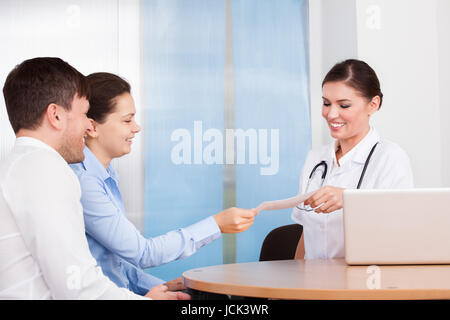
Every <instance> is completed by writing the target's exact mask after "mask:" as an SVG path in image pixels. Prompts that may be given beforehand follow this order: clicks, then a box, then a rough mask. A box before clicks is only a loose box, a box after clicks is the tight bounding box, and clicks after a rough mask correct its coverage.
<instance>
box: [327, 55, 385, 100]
mask: <svg viewBox="0 0 450 320" xmlns="http://www.w3.org/2000/svg"><path fill="white" fill-rule="evenodd" d="M338 81H343V82H344V83H345V84H346V85H348V86H350V87H352V88H353V89H355V90H357V91H358V92H359V93H360V94H361V95H362V96H363V97H365V98H366V99H368V100H372V98H373V97H375V96H379V97H380V106H379V108H378V109H380V108H381V104H382V103H383V93H382V92H381V89H380V81H379V80H378V77H377V75H376V73H375V71H374V70H373V69H372V68H371V67H370V66H369V65H368V64H367V63H365V62H364V61H361V60H355V59H348V60H345V61H342V62H339V63H337V64H335V65H334V67H333V68H331V70H330V71H328V73H327V75H326V76H325V79H323V82H322V87H323V86H324V84H325V83H327V82H338Z"/></svg>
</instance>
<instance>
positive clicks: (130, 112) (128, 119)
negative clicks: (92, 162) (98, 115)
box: [97, 93, 141, 158]
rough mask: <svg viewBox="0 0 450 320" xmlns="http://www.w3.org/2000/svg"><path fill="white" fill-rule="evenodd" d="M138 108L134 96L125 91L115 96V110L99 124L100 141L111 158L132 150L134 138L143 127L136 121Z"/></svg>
mask: <svg viewBox="0 0 450 320" xmlns="http://www.w3.org/2000/svg"><path fill="white" fill-rule="evenodd" d="M135 113H136V108H135V106H134V100H133V97H132V96H131V95H130V94H129V93H124V94H122V95H120V96H117V97H116V98H115V107H114V111H113V112H112V113H110V114H108V116H107V117H106V120H105V122H104V123H102V124H98V125H97V132H98V142H99V143H100V145H101V146H102V148H103V150H104V152H106V153H107V154H108V156H110V157H111V158H118V157H121V156H123V155H125V154H127V153H130V151H131V144H132V140H133V138H134V136H135V134H136V133H138V132H139V131H140V130H141V127H140V126H139V125H138V124H137V123H136V121H135V117H134V116H135Z"/></svg>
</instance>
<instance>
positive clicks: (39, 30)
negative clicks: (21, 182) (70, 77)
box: [0, 0, 144, 228]
mask: <svg viewBox="0 0 450 320" xmlns="http://www.w3.org/2000/svg"><path fill="white" fill-rule="evenodd" d="M140 34H141V33H140V1H139V0H95V1H90V0H40V1H34V0H2V1H0V43H1V48H2V50H0V61H1V64H0V86H1V88H3V84H4V81H5V79H6V77H7V75H8V73H9V72H10V71H11V70H12V69H13V67H14V66H15V65H17V64H19V63H21V62H22V61H23V60H26V59H29V58H34V57H38V56H52V57H60V58H62V59H63V60H65V61H67V62H68V63H69V64H71V65H72V66H74V67H75V68H77V69H78V70H79V71H80V72H82V73H83V74H85V75H87V74H90V73H92V72H97V71H106V72H112V73H116V74H119V75H121V76H123V77H124V78H126V79H127V80H128V81H129V82H130V84H131V87H132V94H133V97H134V99H135V103H136V109H137V115H136V118H137V121H138V122H140V123H142V122H143V119H144V114H143V113H144V108H143V105H142V96H141V92H142V89H141V83H142V81H141V56H142V55H141V51H140V48H141V46H140V43H141V42H140V40H141V39H140ZM142 137H143V134H142V133H141V134H140V135H137V137H136V141H135V143H134V144H133V152H132V153H131V154H130V155H127V156H125V157H123V158H121V159H119V160H115V161H113V166H114V167H115V168H116V169H117V170H118V172H119V175H120V188H121V191H122V195H123V198H124V201H125V206H126V208H127V214H128V216H129V218H130V220H132V221H133V222H135V224H136V225H137V226H138V227H139V228H141V227H142V219H143V187H144V180H143V179H144V175H143V161H142V154H143V153H142V141H143V139H142ZM14 138H15V137H14V133H13V131H12V129H11V126H10V124H9V121H8V117H7V113H6V108H5V105H4V99H3V98H2V99H0V160H1V159H2V158H3V157H4V156H5V155H6V154H7V152H9V150H10V149H11V148H12V146H13V144H14ZM121 173H122V174H121ZM125 173H126V174H125Z"/></svg>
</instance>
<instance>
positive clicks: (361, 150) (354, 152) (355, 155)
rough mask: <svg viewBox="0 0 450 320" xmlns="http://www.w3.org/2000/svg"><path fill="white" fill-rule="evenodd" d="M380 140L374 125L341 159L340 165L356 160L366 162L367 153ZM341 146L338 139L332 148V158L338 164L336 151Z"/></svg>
mask: <svg viewBox="0 0 450 320" xmlns="http://www.w3.org/2000/svg"><path fill="white" fill-rule="evenodd" d="M378 141H380V136H379V135H378V133H377V131H376V130H375V128H374V127H372V126H371V127H370V130H369V132H368V133H367V134H366V136H365V137H364V138H363V139H362V140H361V141H360V142H359V143H358V144H357V145H356V146H354V147H353V148H352V149H351V150H350V151H349V152H347V153H346V154H345V155H344V156H342V157H341V159H340V160H339V165H340V167H342V166H343V165H344V164H345V163H346V162H347V161H354V162H357V163H362V164H364V163H365V162H366V159H367V155H368V154H369V152H370V150H371V149H372V147H373V145H374V144H375V143H377V142H378ZM338 148H340V144H339V140H336V141H335V142H334V144H333V147H332V148H331V159H333V161H334V162H335V163H336V165H337V164H338V162H337V159H336V151H337V150H338Z"/></svg>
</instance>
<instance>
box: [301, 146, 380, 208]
mask: <svg viewBox="0 0 450 320" xmlns="http://www.w3.org/2000/svg"><path fill="white" fill-rule="evenodd" d="M377 144H378V142H377V143H375V144H374V146H373V147H372V149H371V150H370V152H369V155H368V156H367V159H366V162H364V167H363V170H362V173H361V176H360V177H359V181H358V185H357V187H356V189H359V188H360V187H361V183H362V181H363V179H364V175H365V174H366V170H367V166H368V165H369V162H370V158H371V157H372V154H373V152H374V151H375V148H376V146H377ZM320 166H323V168H324V170H323V172H322V177H321V179H322V185H323V183H324V181H325V177H326V176H327V171H328V164H327V162H326V161H325V160H322V161H320V162H319V163H318V164H316V165H315V166H314V168H313V169H312V170H311V174H310V175H309V178H308V182H307V184H306V190H305V193H307V192H308V188H309V183H310V182H311V178H312V177H313V175H314V172H316V170H317V168H319V167H320ZM296 207H297V209H300V210H301V208H300V207H299V206H296Z"/></svg>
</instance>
